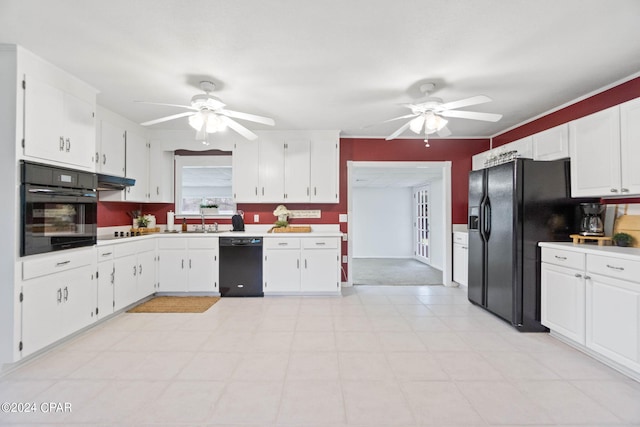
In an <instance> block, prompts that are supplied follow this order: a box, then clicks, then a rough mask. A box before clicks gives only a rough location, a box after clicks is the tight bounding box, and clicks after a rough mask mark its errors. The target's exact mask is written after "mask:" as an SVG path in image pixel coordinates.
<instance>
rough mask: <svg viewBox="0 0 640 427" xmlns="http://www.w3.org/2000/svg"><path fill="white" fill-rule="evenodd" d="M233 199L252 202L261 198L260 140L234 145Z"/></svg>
mask: <svg viewBox="0 0 640 427" xmlns="http://www.w3.org/2000/svg"><path fill="white" fill-rule="evenodd" d="M231 159H232V161H233V176H232V179H233V199H234V200H235V202H240V203H251V202H257V201H258V200H260V198H259V195H258V190H259V187H260V175H259V174H258V170H259V165H260V146H259V145H258V141H242V142H237V143H235V144H234V145H233V156H232V158H231Z"/></svg>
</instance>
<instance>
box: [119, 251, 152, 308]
mask: <svg viewBox="0 0 640 427" xmlns="http://www.w3.org/2000/svg"><path fill="white" fill-rule="evenodd" d="M114 265H115V276H114V301H115V304H114V311H118V310H121V309H123V308H125V307H127V306H129V305H131V304H133V303H134V302H136V301H138V300H140V299H142V298H145V297H147V296H149V295H151V294H153V292H154V291H155V283H156V281H155V242H154V241H153V240H151V239H147V240H139V241H135V240H134V241H129V242H122V243H119V244H116V245H114Z"/></svg>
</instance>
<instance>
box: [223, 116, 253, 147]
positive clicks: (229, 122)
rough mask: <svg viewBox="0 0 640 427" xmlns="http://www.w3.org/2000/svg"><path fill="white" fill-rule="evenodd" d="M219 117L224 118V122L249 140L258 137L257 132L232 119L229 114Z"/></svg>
mask: <svg viewBox="0 0 640 427" xmlns="http://www.w3.org/2000/svg"><path fill="white" fill-rule="evenodd" d="M219 117H220V119H222V121H223V122H225V123H226V124H227V126H229V127H230V128H231V129H233V130H235V131H236V132H238V133H239V134H240V135H242V136H244V137H245V138H247V139H248V140H251V141H253V140H254V139H257V138H258V135H256V134H255V133H253V132H251V131H250V130H249V129H247V128H246V127H244V126H242V125H241V124H240V123H238V122H236V121H235V120H232V119H230V118H229V117H227V116H219Z"/></svg>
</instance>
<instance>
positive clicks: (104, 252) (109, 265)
mask: <svg viewBox="0 0 640 427" xmlns="http://www.w3.org/2000/svg"><path fill="white" fill-rule="evenodd" d="M115 275H116V266H115V263H114V260H113V245H108V246H100V247H99V248H98V305H97V306H98V310H97V311H98V313H97V314H98V319H103V318H105V317H107V316H109V315H110V314H113V308H114V306H115V300H114V285H115Z"/></svg>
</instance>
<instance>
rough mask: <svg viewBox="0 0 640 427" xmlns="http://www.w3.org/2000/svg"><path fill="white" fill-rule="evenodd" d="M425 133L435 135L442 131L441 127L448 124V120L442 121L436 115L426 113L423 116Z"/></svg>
mask: <svg viewBox="0 0 640 427" xmlns="http://www.w3.org/2000/svg"><path fill="white" fill-rule="evenodd" d="M425 116H426V117H425V132H426V133H428V134H429V133H435V132H438V131H440V130H442V128H443V127H445V126H446V125H447V123H449V121H448V120H446V119H443V118H442V117H440V116H439V115H437V114H434V113H432V112H428V113H426V114H425Z"/></svg>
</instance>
